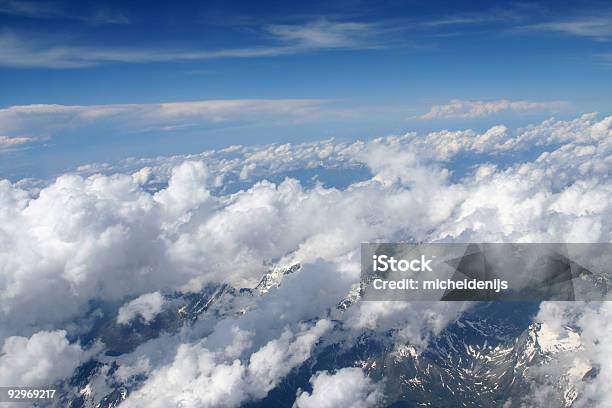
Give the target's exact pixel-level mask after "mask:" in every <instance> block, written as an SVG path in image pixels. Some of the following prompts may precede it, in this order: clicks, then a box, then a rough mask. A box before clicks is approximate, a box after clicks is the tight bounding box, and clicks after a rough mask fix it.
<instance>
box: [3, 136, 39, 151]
mask: <svg viewBox="0 0 612 408" xmlns="http://www.w3.org/2000/svg"><path fill="white" fill-rule="evenodd" d="M32 141H34V138H31V137H27V136H15V137H10V136H2V135H0V152H3V151H7V150H13V149H15V148H18V147H20V146H22V145H25V144H27V143H30V142H32Z"/></svg>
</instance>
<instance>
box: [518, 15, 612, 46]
mask: <svg viewBox="0 0 612 408" xmlns="http://www.w3.org/2000/svg"><path fill="white" fill-rule="evenodd" d="M519 29H520V30H528V31H550V32H557V33H563V34H568V35H574V36H580V37H589V38H593V39H598V40H607V39H610V38H611V37H612V16H609V15H608V16H598V17H582V18H576V19H569V20H562V21H548V22H542V23H537V24H531V25H527V26H523V27H520V28H519Z"/></svg>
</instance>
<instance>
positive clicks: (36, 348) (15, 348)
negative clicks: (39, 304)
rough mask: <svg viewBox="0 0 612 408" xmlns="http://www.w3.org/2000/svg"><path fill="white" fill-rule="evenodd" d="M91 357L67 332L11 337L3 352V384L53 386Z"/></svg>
mask: <svg viewBox="0 0 612 408" xmlns="http://www.w3.org/2000/svg"><path fill="white" fill-rule="evenodd" d="M90 355H91V353H89V352H86V351H84V350H82V349H81V347H80V346H79V345H76V344H70V343H69V342H68V340H67V339H66V332H65V331H63V330H56V331H41V332H38V333H35V334H33V335H32V337H30V338H27V337H17V336H13V337H9V338H7V339H6V340H5V341H4V344H3V346H2V349H1V352H0V385H1V386H22V387H25V386H28V387H30V386H31V387H34V386H50V385H53V384H54V383H55V381H57V380H61V379H63V378H65V377H68V376H70V375H71V374H72V371H73V370H74V369H75V368H76V367H77V366H78V365H79V364H80V363H81V362H83V361H84V360H86V359H87V358H88V357H89V356H90Z"/></svg>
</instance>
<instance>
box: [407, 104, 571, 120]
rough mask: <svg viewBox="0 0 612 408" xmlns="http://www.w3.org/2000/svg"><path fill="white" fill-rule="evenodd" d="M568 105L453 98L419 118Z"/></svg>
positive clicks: (471, 115)
mask: <svg viewBox="0 0 612 408" xmlns="http://www.w3.org/2000/svg"><path fill="white" fill-rule="evenodd" d="M567 106H568V103H567V102H560V101H555V102H530V101H509V100H507V99H500V100H496V101H488V102H485V101H465V100H461V99H453V100H452V101H450V102H449V103H447V104H444V105H434V106H432V107H431V109H430V110H429V112H427V113H425V114H423V115H421V116H419V119H422V120H431V119H438V118H478V117H482V116H489V115H493V114H495V113H499V112H503V111H514V112H521V111H558V110H561V109H563V108H565V107H567Z"/></svg>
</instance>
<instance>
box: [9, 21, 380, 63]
mask: <svg viewBox="0 0 612 408" xmlns="http://www.w3.org/2000/svg"><path fill="white" fill-rule="evenodd" d="M382 31H383V30H379V29H378V28H377V27H376V26H375V25H374V24H366V23H353V22H332V21H328V20H325V19H321V20H316V21H312V22H309V23H306V24H302V25H269V26H266V27H264V28H263V29H262V35H263V36H271V37H272V39H273V40H274V42H276V45H254V46H249V47H236V48H226V49H214V50H203V49H183V50H169V49H153V48H150V49H147V48H127V47H126V48H100V47H86V46H76V45H54V44H52V43H49V42H45V41H43V40H40V39H27V38H24V37H23V36H20V35H17V34H15V33H11V32H5V33H4V34H3V35H0V55H2V57H0V65H2V66H9V67H45V68H83V67H89V66H94V65H99V64H103V63H148V62H185V61H200V60H210V59H218V58H257V57H272V56H281V55H290V54H297V53H304V52H313V51H317V50H331V49H371V48H377V47H379V45H378V43H377V41H376V39H377V38H378V37H379V36H380V35H382Z"/></svg>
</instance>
